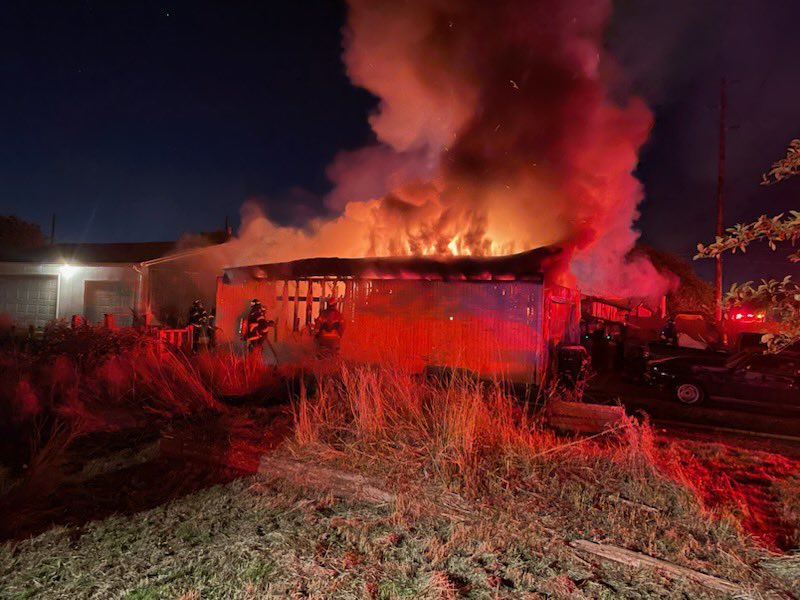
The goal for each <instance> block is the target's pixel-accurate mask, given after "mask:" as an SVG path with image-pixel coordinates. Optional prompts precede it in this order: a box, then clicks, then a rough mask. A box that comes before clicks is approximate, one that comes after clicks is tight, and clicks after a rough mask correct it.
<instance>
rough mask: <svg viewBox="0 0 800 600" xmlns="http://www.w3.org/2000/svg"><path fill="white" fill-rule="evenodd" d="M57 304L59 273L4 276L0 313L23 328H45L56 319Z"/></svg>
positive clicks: (1, 288)
mask: <svg viewBox="0 0 800 600" xmlns="http://www.w3.org/2000/svg"><path fill="white" fill-rule="evenodd" d="M57 305H58V277H57V276H55V275H17V274H14V275H0V314H3V315H9V316H11V317H12V318H13V319H14V321H15V322H17V323H20V325H21V326H22V327H27V325H28V324H31V325H33V326H34V327H37V328H41V327H44V326H45V325H46V324H47V323H48V322H50V321H52V320H53V319H54V318H55V316H56V308H57Z"/></svg>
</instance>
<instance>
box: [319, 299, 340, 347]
mask: <svg viewBox="0 0 800 600" xmlns="http://www.w3.org/2000/svg"><path fill="white" fill-rule="evenodd" d="M343 333H344V316H343V315H342V313H341V312H340V311H339V309H338V308H337V306H336V298H334V297H331V298H330V299H329V300H328V304H327V306H326V307H325V308H324V309H323V310H322V311H320V313H319V317H317V320H316V321H315V322H314V340H315V342H316V344H317V355H318V356H319V357H320V358H325V357H330V356H334V355H336V354H338V353H339V346H340V345H341V341H342V334H343Z"/></svg>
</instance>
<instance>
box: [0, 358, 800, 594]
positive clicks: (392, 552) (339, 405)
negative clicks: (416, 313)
mask: <svg viewBox="0 0 800 600" xmlns="http://www.w3.org/2000/svg"><path fill="white" fill-rule="evenodd" d="M248 414H249V413H246V412H240V411H238V409H237V411H233V410H228V411H226V412H225V413H224V414H222V415H219V416H217V417H215V419H214V420H213V427H208V428H193V429H190V430H189V431H190V432H191V434H190V435H188V436H183V437H181V436H177V437H175V436H174V435H171V439H173V442H172V446H174V447H175V448H184V446H186V447H187V449H188V450H189V451H190V454H191V455H192V460H191V461H190V464H189V465H188V467H190V468H187V469H183V468H179V467H178V466H176V465H173V461H174V460H175V459H174V456H172V455H160V456H158V457H155V458H153V457H149V455H147V456H146V457H145V460H147V462H145V463H143V464H137V465H134V466H131V467H128V470H127V471H126V470H116V471H113V472H106V471H107V469H106V468H105V467H104V468H102V469H99V468H96V465H97V463H92V464H93V465H95V468H87V467H86V466H85V465H84V468H83V470H82V471H81V473H84V472H85V473H87V477H91V478H89V479H87V480H83V479H78V480H73V481H72V483H71V484H70V485H71V487H70V488H69V489H70V490H72V491H73V492H75V494H74V495H75V496H76V497H77V498H78V499H80V500H82V501H85V502H86V503H87V506H88V507H89V508H91V507H92V506H94V507H95V508H96V507H97V506H98V505H99V504H103V503H100V500H104V499H105V500H108V506H109V507H111V506H123V507H127V509H130V510H128V511H127V514H116V515H111V516H108V515H109V512H108V511H107V512H103V513H101V514H98V513H97V512H95V513H91V512H89V513H87V514H91V515H92V516H91V517H90V518H94V519H97V520H94V521H87V520H86V519H83V520H80V519H77V520H74V521H71V520H69V519H67V520H62V521H59V522H61V523H75V524H74V525H71V526H58V527H54V528H50V529H48V530H46V531H45V530H44V529H43V528H40V529H31V531H32V532H37V531H38V532H42V533H38V534H37V535H34V536H33V537H28V538H23V539H19V537H21V536H18V537H17V538H16V541H8V542H6V543H4V544H3V545H0V598H2V599H6V598H14V599H22V598H70V599H73V598H99V599H107V598H127V599H150V598H152V599H155V598H181V599H184V600H190V599H192V600H194V599H201V598H202V599H223V598H253V599H255V598H287V597H289V598H704V597H719V594H718V593H715V592H711V591H709V590H707V589H705V588H701V587H698V585H697V584H694V583H691V582H688V581H683V580H679V579H670V578H668V577H667V576H666V575H665V574H664V573H661V572H657V571H655V570H653V569H651V568H648V567H640V568H632V567H627V566H620V565H618V564H616V563H611V562H607V561H605V560H602V559H598V558H596V557H595V556H593V555H587V554H585V553H583V551H581V550H577V549H574V548H572V547H571V546H570V545H569V543H570V541H573V540H591V541H593V542H597V543H602V544H606V545H613V546H616V547H619V548H624V549H627V550H632V551H636V552H641V553H644V554H646V555H649V556H651V557H655V558H658V559H662V560H665V561H669V562H670V563H673V564H676V565H680V566H683V567H686V568H689V569H693V570H695V571H699V572H702V573H707V574H710V575H714V576H717V577H720V578H723V579H726V580H728V581H730V582H734V583H735V584H737V585H738V586H739V587H740V588H741V590H742V594H741V595H742V597H753V598H761V597H764V598H773V597H779V598H796V597H798V596H800V584H798V582H800V556H799V555H798V554H797V553H796V551H795V552H792V551H791V549H792V548H797V546H798V540H799V539H800V503H799V502H798V498H800V494H799V493H798V492H799V491H800V477H798V462H797V461H795V460H793V459H789V458H786V457H781V456H778V455H774V454H770V453H766V452H758V451H749V450H748V451H746V450H743V449H737V448H732V447H730V446H725V445H721V444H708V443H703V442H697V441H696V442H691V443H686V442H675V443H673V442H669V441H664V440H659V439H656V438H655V436H654V433H653V431H652V429H650V428H649V427H648V426H647V424H640V423H637V422H635V421H633V420H630V419H629V420H626V421H625V423H624V424H623V425H624V427H621V428H618V429H615V430H612V431H611V433H606V434H603V435H602V436H598V437H597V438H578V439H573V438H569V437H563V436H558V435H555V434H554V433H553V432H551V431H549V430H547V429H545V428H542V426H541V425H540V423H539V422H538V421H537V420H535V419H534V420H530V419H529V417H528V415H527V413H525V412H523V411H521V409H520V407H519V406H518V405H517V404H516V403H514V402H513V401H512V400H511V399H510V398H507V397H505V396H504V395H503V394H502V393H501V392H500V391H498V390H497V389H494V388H490V389H485V388H484V387H482V386H480V385H478V384H475V383H470V382H460V383H458V382H457V383H455V384H453V385H451V386H449V387H446V388H445V389H442V388H441V387H439V386H429V385H427V384H422V383H420V382H418V381H416V380H411V379H409V378H407V377H404V376H398V375H392V374H386V373H376V372H373V371H366V370H362V371H354V372H348V371H345V372H343V374H342V376H341V377H340V378H338V379H331V380H327V381H324V382H323V385H321V386H320V387H319V389H318V390H317V393H316V395H315V396H314V397H312V398H307V397H305V396H304V395H303V396H302V397H301V398H300V400H299V401H297V402H295V403H294V404H293V405H292V414H291V415H285V413H281V414H284V416H285V417H286V419H287V420H289V419H291V420H293V425H294V427H293V430H292V433H291V434H290V435H289V437H288V439H286V441H284V443H283V444H282V446H280V447H279V448H278V449H277V450H270V451H271V452H272V455H273V456H279V457H280V456H283V457H291V458H292V459H293V460H299V461H301V462H303V461H304V462H305V463H306V464H309V465H324V466H326V467H329V468H334V469H340V470H344V471H348V472H355V473H360V474H363V475H365V476H367V477H369V478H370V479H371V480H372V481H373V482H374V484H375V485H376V486H377V487H379V488H381V489H383V490H386V491H387V492H391V494H394V495H395V498H396V499H395V500H394V501H392V502H389V503H385V504H368V503H362V502H358V501H355V500H352V499H351V500H343V499H334V498H333V497H331V496H330V495H329V494H327V493H326V492H324V491H321V490H320V489H319V488H314V489H308V488H307V487H306V486H307V485H308V480H303V481H299V482H298V481H295V482H294V483H290V482H288V481H286V480H280V481H271V480H266V479H264V478H263V477H262V478H257V477H248V478H240V479H236V480H234V481H230V479H214V478H213V477H210V476H209V475H210V474H211V473H212V472H213V467H210V466H209V467H208V468H207V469H205V470H204V467H203V464H202V460H203V457H204V456H210V455H212V454H214V452H212V450H213V447H214V443H213V442H214V440H218V441H221V442H222V447H221V448H218V449H217V450H218V452H217V453H216V454H217V455H218V456H224V457H226V460H227V461H229V463H230V461H233V462H232V463H230V464H235V466H237V467H239V468H240V469H241V468H245V466H246V465H248V464H250V462H251V461H250V460H249V458H248V457H250V456H251V454H252V452H250V450H252V448H251V446H252V447H253V448H261V451H266V450H265V448H274V444H276V443H278V440H279V439H284V438H283V437H281V435H277V434H275V435H273V433H274V432H273V433H271V431H272V430H273V429H274V430H276V431H277V432H280V431H283V432H285V431H286V424H284V425H280V423H282V421H280V420H279V419H277V418H276V417H275V415H274V414H273V413H271V412H269V414H266V416H265V418H264V420H260V419H258V418H256V417H255V416H254V415H250V416H249V417H248V416H247V415H248ZM276 414H277V413H276ZM279 425H280V426H279ZM200 432H205V433H207V434H208V436H205V435H200ZM212 434H213V435H212ZM273 437H274V438H275V439H272V438H273ZM184 438H185V439H184ZM161 441H162V444H161V446H160V448H161V451H162V453H163V450H164V448H165V446H164V445H163V441H164V439H162V440H161ZM178 442H180V443H178ZM184 442H186V444H184ZM189 442H190V443H189ZM245 459H247V460H245ZM112 462H113V461H112ZM256 462H257V461H256ZM114 464H116V463H114ZM226 464H227V463H226ZM170 466H172V467H174V468H173V470H170ZM109 468H110V467H109ZM193 470H194V471H199V473H198V474H196V475H197V479H198V482H197V485H190V484H192V478H191V477H190V476H189V474H190V473H192V472H193ZM139 472H141V473H145V474H146V475H147V477H140V478H139V479H141V481H140V482H139V484H137V485H139V486H141V485H142V484H143V485H144V486H145V488H146V489H152V490H153V492H158V493H159V494H162V495H161V496H159V502H158V503H151V502H149V500H150V498H149V496H148V495H146V494H145V496H144V500H142V501H141V502H134V501H131V502H125V501H124V500H126V499H128V497H129V496H130V497H131V498H133V496H134V492H135V491H136V490H137V489H138V487H137V486H131V487H129V488H128V487H126V486H125V478H128V477H129V475H130V474H131V473H139ZM266 475H269V473H266ZM131 479H132V480H133V479H135V478H131ZM109 481H111V482H112V483H114V485H113V486H109V485H99V484H100V483H103V482H105V483H106V484H107V483H108V482H109ZM219 481H226V482H227V483H222V484H218V485H214V486H212V487H207V488H205V489H198V488H202V486H203V485H211V483H215V482H219ZM93 482H94V483H93ZM204 482H205V483H204ZM173 487H176V488H180V490H176V493H175V494H166V495H163V493H164V492H168V491H169V490H170V489H171V488H173ZM63 488H64V485H63V484H62V485H61V486H60V487H58V486H56V487H43V488H39V487H36V486H34V488H33V489H42V490H45V491H46V493H40V494H39V496H41V497H43V498H47V499H51V500H52V499H53V498H56V497H58V496H54V494H57V493H58V492H59V489H61V490H62V492H63ZM18 489H25V488H18ZM96 490H103V491H104V492H105V493H107V494H110V495H111V496H115V495H116V497H118V500H119V501H116V502H112V500H114V498H104V497H101V496H100V495H98V493H97V491H96ZM12 491H13V489H12ZM177 491H180V494H178V493H177ZM184 491H186V492H187V493H186V494H185V495H184ZM65 497H70V496H68V495H67V496H65ZM127 505H130V506H127ZM29 508H32V507H29ZM67 512H68V513H69V511H67ZM82 515H83V512H80V513H78V514H77V516H82ZM0 516H2V515H0ZM73 516H75V515H73ZM23 531H24V529H23ZM780 549H782V550H785V552H784V553H779V552H778V550H780Z"/></svg>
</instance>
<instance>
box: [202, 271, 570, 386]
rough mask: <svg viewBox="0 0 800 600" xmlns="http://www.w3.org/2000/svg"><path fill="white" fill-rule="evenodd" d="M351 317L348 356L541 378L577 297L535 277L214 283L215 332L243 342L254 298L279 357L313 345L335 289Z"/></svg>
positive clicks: (565, 338) (566, 338) (415, 367)
mask: <svg viewBox="0 0 800 600" xmlns="http://www.w3.org/2000/svg"><path fill="white" fill-rule="evenodd" d="M332 295H333V296H336V297H337V298H339V299H340V302H339V307H340V310H341V311H342V313H343V315H344V318H345V331H344V336H343V338H342V345H341V355H342V357H343V358H345V359H350V360H354V361H358V362H363V363H379V364H391V365H396V366H399V367H401V368H404V369H408V370H411V371H414V372H419V371H421V370H422V369H423V368H424V367H425V366H449V367H458V368H464V369H469V370H472V371H476V372H478V373H480V374H481V375H483V376H487V377H502V378H506V379H509V380H514V381H522V382H531V383H538V382H539V381H540V379H541V377H542V374H543V373H544V371H545V369H546V368H547V364H548V357H549V350H550V349H551V348H554V347H555V346H556V345H558V344H562V343H568V344H571V343H577V341H578V336H579V333H578V328H579V321H580V308H579V306H580V304H579V303H580V296H579V295H578V294H577V292H575V291H574V290H568V289H566V288H548V290H547V294H545V288H544V286H543V284H541V283H536V282H512V281H507V282H505V281H486V282H467V281H463V282H445V281H424V280H359V281H354V280H339V281H334V280H327V281H325V280H322V279H318V280H312V281H288V282H283V281H271V280H252V281H247V282H245V283H240V284H225V283H223V281H222V278H220V279H219V281H218V287H217V325H218V326H219V327H220V328H221V329H220V331H219V332H218V335H217V339H218V340H219V341H220V342H222V343H226V342H227V343H229V344H231V345H233V346H234V347H238V348H241V347H242V344H241V342H240V340H239V338H238V327H239V322H240V320H241V319H242V318H244V317H245V315H246V314H247V310H248V308H249V303H250V300H251V299H252V298H259V299H260V300H261V302H262V303H263V304H264V306H265V307H266V308H267V311H268V314H269V316H270V318H273V319H275V320H276V321H277V326H276V329H275V331H274V339H273V345H274V346H275V347H276V349H277V352H278V356H279V359H280V360H290V359H292V358H297V356H299V355H302V353H303V352H309V353H313V340H312V334H311V327H310V324H311V323H312V322H313V321H314V320H315V319H316V317H317V315H318V314H319V310H320V306H321V305H323V304H324V303H325V301H326V300H327V298H329V297H330V296H332Z"/></svg>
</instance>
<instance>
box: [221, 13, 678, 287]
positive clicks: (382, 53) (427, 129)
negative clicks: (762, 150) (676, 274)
mask: <svg viewBox="0 0 800 600" xmlns="http://www.w3.org/2000/svg"><path fill="white" fill-rule="evenodd" d="M348 7H349V13H348V21H347V25H346V27H345V30H344V62H345V65H346V69H347V74H348V76H349V77H350V79H351V80H352V82H353V83H354V84H355V85H358V86H361V87H363V88H365V89H367V90H369V91H370V92H372V93H373V94H375V95H376V96H377V97H378V98H379V105H378V107H377V109H376V110H375V112H374V113H373V114H372V115H371V116H370V117H369V122H370V125H371V127H372V129H373V131H374V133H375V136H376V139H377V143H376V144H374V145H371V146H368V147H365V148H361V149H358V150H354V151H347V152H342V153H340V154H339V155H338V156H337V157H336V158H335V160H334V161H333V163H332V164H331V166H330V167H329V169H328V176H329V178H330V179H331V181H332V182H333V184H334V188H333V190H332V191H331V192H330V194H329V195H328V196H327V197H326V199H325V200H326V204H327V206H328V207H329V208H331V209H332V210H334V211H337V212H338V214H339V216H338V217H336V218H333V219H317V220H315V221H312V222H311V223H309V224H308V226H307V227H306V228H304V229H302V230H301V229H295V228H286V227H279V226H277V225H275V224H273V223H271V222H270V221H269V220H268V219H267V218H265V217H264V216H263V215H262V214H260V213H259V212H258V211H257V209H256V208H254V206H253V205H246V206H245V207H244V209H243V226H242V230H241V232H240V236H239V238H240V239H239V242H238V243H237V248H238V250H237V252H240V255H239V256H237V258H236V261H237V262H240V263H244V262H255V261H268V260H289V259H295V258H301V257H308V256H320V255H327V256H331V255H338V256H368V255H372V256H375V255H387V254H439V255H448V254H472V255H489V254H501V253H510V252H518V251H522V250H526V249H530V248H534V247H538V246H542V245H545V244H558V245H560V246H562V247H563V248H564V250H565V252H567V253H568V254H569V256H570V258H571V273H570V274H569V277H571V278H573V279H574V280H576V282H577V284H578V285H579V286H580V287H581V288H582V289H583V290H584V291H586V292H589V293H596V294H607V295H613V296H627V295H631V296H642V297H644V296H654V295H658V294H659V293H661V292H663V291H664V289H665V288H666V286H667V285H668V283H667V282H666V281H665V280H664V279H663V278H661V277H660V276H659V275H658V274H657V272H656V271H655V269H654V268H653V267H652V265H650V263H648V262H647V261H646V260H645V259H643V258H640V259H637V260H636V261H634V262H631V261H630V260H628V259H627V258H626V255H627V254H628V252H629V250H630V249H631V248H632V247H633V244H634V243H635V241H636V239H637V237H638V233H637V232H636V231H634V230H633V228H632V224H633V222H634V221H635V219H636V218H637V216H638V213H637V205H638V203H639V202H640V200H641V199H642V189H641V185H640V183H639V181H638V180H637V179H636V178H635V177H634V176H633V175H632V171H633V169H634V168H635V166H636V164H637V160H638V159H637V155H638V151H639V149H640V147H641V145H642V144H643V143H644V141H645V140H646V139H647V136H648V133H649V130H650V126H651V114H650V112H649V110H648V109H647V107H646V106H645V105H644V103H643V102H642V101H641V100H639V99H637V98H634V97H630V98H622V99H620V94H619V93H618V92H616V91H615V94H614V97H613V98H612V97H611V94H610V93H609V90H610V89H611V88H612V86H613V84H614V81H613V77H614V75H613V73H614V70H615V67H614V64H613V62H612V60H611V59H610V57H609V56H607V55H606V54H605V52H604V50H603V44H602V38H603V33H604V29H605V28H606V25H607V23H608V20H609V18H610V15H611V1H610V0H497V1H494V2H486V1H485V0H408V1H405V2H398V1H396V0H348Z"/></svg>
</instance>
